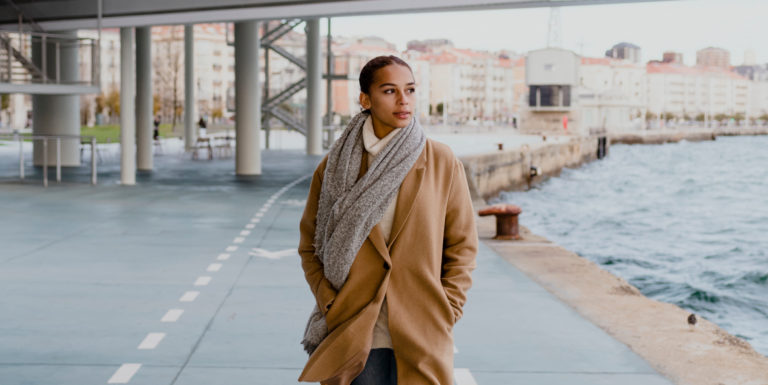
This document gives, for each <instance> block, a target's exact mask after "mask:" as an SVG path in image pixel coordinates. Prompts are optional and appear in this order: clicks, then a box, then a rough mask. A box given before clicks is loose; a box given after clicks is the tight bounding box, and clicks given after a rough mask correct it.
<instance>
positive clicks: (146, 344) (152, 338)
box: [137, 333, 165, 350]
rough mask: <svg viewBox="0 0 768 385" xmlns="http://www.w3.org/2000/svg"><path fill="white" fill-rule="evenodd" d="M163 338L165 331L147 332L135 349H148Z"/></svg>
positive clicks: (152, 347) (155, 345) (154, 346)
mask: <svg viewBox="0 0 768 385" xmlns="http://www.w3.org/2000/svg"><path fill="white" fill-rule="evenodd" d="M163 338H165V333H149V334H147V336H146V337H144V341H141V343H140V344H139V347H138V348H137V349H140V350H150V349H154V348H156V347H157V344H159V343H160V341H162V340H163Z"/></svg>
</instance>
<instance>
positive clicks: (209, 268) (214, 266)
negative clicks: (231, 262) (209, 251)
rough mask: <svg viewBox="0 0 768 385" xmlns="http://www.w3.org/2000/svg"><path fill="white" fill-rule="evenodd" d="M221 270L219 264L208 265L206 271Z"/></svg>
mask: <svg viewBox="0 0 768 385" xmlns="http://www.w3.org/2000/svg"><path fill="white" fill-rule="evenodd" d="M219 270H221V264H220V263H212V264H210V265H208V268H207V269H206V271H219Z"/></svg>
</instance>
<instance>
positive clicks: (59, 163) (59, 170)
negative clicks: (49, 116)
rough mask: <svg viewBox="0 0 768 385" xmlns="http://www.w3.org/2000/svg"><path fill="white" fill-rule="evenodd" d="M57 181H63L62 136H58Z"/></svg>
mask: <svg viewBox="0 0 768 385" xmlns="http://www.w3.org/2000/svg"><path fill="white" fill-rule="evenodd" d="M56 183H61V138H56Z"/></svg>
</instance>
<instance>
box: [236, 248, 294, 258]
mask: <svg viewBox="0 0 768 385" xmlns="http://www.w3.org/2000/svg"><path fill="white" fill-rule="evenodd" d="M252 250H253V251H251V252H250V253H248V254H250V255H253V256H255V257H263V258H267V259H280V258H283V257H289V256H294V255H296V249H285V250H280V251H274V252H273V251H269V250H265V249H260V248H258V247H257V248H254V249H252Z"/></svg>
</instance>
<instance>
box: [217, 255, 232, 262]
mask: <svg viewBox="0 0 768 385" xmlns="http://www.w3.org/2000/svg"><path fill="white" fill-rule="evenodd" d="M216 259H218V260H219V261H226V260H227V259H229V254H219V256H218V257H216Z"/></svg>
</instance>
